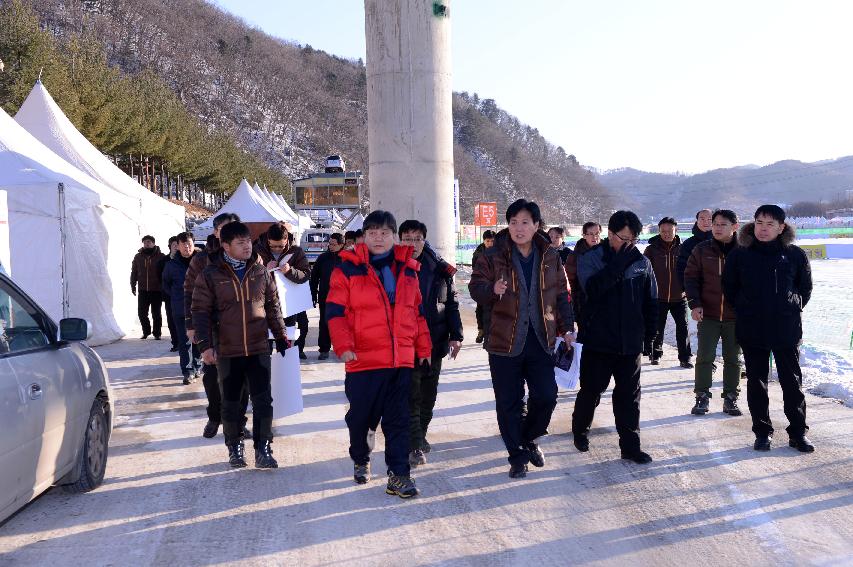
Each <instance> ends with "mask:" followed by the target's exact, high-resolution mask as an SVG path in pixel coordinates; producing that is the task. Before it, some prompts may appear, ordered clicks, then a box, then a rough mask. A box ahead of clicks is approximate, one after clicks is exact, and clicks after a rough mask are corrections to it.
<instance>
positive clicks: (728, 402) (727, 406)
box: [723, 394, 743, 416]
mask: <svg viewBox="0 0 853 567" xmlns="http://www.w3.org/2000/svg"><path fill="white" fill-rule="evenodd" d="M723 413H727V414H729V415H733V416H739V415H743V412H742V411H740V408H739V407H737V394H726V395H725V396H724V397H723Z"/></svg>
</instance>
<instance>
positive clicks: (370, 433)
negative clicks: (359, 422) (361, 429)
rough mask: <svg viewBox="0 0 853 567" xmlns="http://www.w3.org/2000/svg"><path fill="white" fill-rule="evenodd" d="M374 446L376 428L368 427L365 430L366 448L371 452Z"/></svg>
mask: <svg viewBox="0 0 853 567" xmlns="http://www.w3.org/2000/svg"><path fill="white" fill-rule="evenodd" d="M375 446H376V430H375V429H368V430H367V448H368V449H370V452H371V453H372V452H373V448H374V447H375Z"/></svg>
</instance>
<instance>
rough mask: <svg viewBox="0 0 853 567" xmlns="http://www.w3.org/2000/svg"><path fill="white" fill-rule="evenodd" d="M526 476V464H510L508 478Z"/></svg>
mask: <svg viewBox="0 0 853 567" xmlns="http://www.w3.org/2000/svg"><path fill="white" fill-rule="evenodd" d="M526 476H527V464H520V465H510V466H509V478H524V477H526Z"/></svg>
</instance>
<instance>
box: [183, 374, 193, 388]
mask: <svg viewBox="0 0 853 567" xmlns="http://www.w3.org/2000/svg"><path fill="white" fill-rule="evenodd" d="M192 383H193V377H192V376H191V375H189V374H188V375H186V376H184V386H189V385H190V384H192Z"/></svg>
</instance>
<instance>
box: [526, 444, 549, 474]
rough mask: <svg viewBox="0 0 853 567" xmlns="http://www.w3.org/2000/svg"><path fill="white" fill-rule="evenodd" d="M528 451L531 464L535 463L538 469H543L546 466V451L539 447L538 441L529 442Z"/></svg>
mask: <svg viewBox="0 0 853 567" xmlns="http://www.w3.org/2000/svg"><path fill="white" fill-rule="evenodd" d="M527 452H528V454H529V455H530V464H531V465H533V466H534V467H536V468H537V469H541V468H542V467H544V466H545V453H543V452H542V449H540V448H539V445H537V444H536V443H528V444H527Z"/></svg>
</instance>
